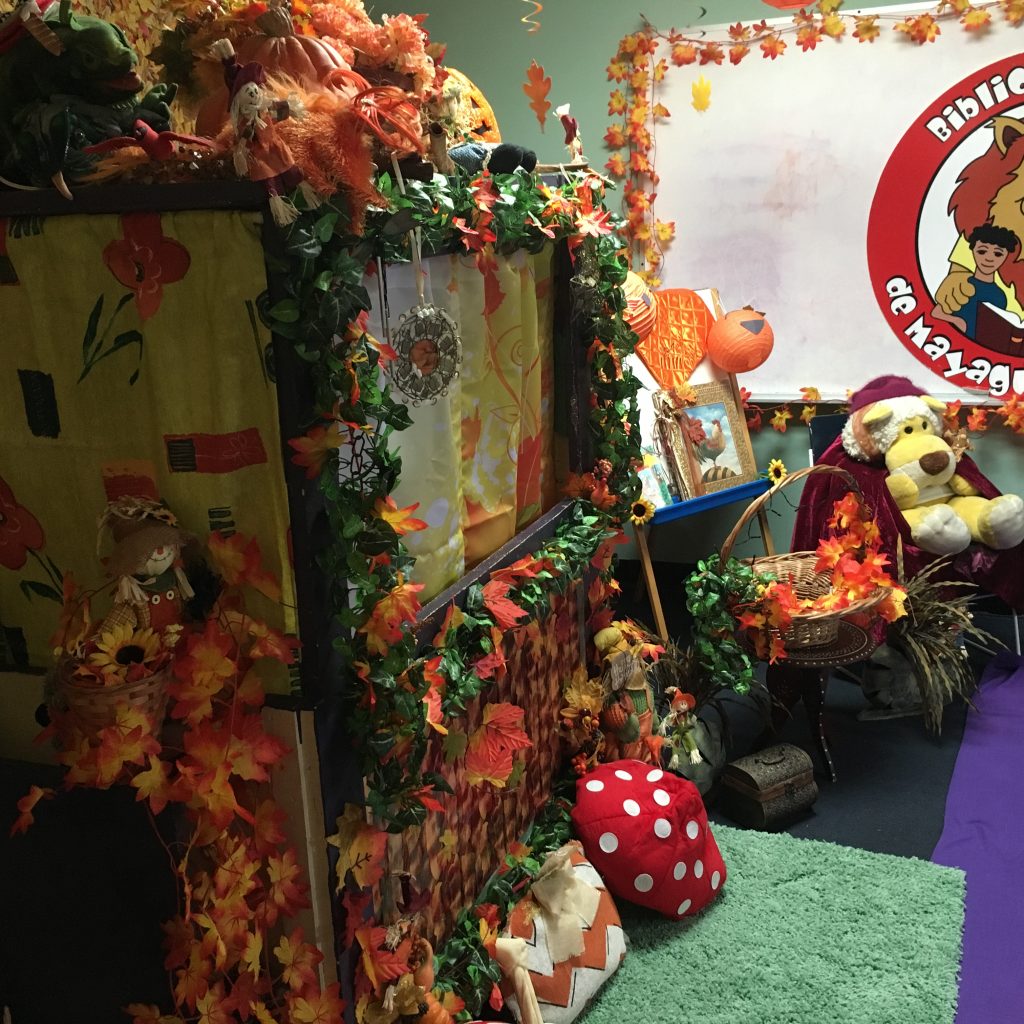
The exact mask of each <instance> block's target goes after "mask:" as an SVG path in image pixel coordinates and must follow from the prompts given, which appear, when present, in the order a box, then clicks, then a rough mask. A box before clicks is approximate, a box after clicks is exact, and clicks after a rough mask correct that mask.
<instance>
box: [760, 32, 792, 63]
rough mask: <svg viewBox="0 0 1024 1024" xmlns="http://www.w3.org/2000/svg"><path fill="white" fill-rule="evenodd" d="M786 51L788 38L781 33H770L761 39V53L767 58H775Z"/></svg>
mask: <svg viewBox="0 0 1024 1024" xmlns="http://www.w3.org/2000/svg"><path fill="white" fill-rule="evenodd" d="M785 52H786V40H785V39H783V38H782V36H780V35H770V36H768V38H767V39H763V40H762V41H761V53H762V55H763V56H764V57H765V59H767V60H775V58H776V57H781V56H782V55H783V53H785Z"/></svg>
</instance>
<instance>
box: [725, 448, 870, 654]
mask: <svg viewBox="0 0 1024 1024" xmlns="http://www.w3.org/2000/svg"><path fill="white" fill-rule="evenodd" d="M816 473H838V474H839V475H840V476H842V477H845V479H846V482H847V483H848V484H849V485H850V490H851V491H853V492H854V493H856V494H857V495H858V496H860V497H863V495H861V490H860V487H859V486H858V484H857V481H856V480H854V478H853V477H852V476H851V475H850V474H849V473H848V472H847V471H846V470H845V469H840V468H839V467H838V466H825V465H821V466H808V467H806V468H805V469H798V470H797V471H796V472H795V473H790V474H789V476H786V477H784V478H783V479H782V480H780V481H779V482H778V483H777V484H776V485H775V486H774V487H772V488H771V489H770V490H768V491H765V492H764V494H761V495H759V496H758V497H757V498H755V499H754V500H753V501H752V502H751V503H750V505H749V506H748V507H747V510H746V511H745V512H744V513H743V515H741V516H740V518H739V522H737V523H736V525H735V526H734V527H733V530H732V533H730V534H729V536H728V537H726V538H725V542H724V543H723V544H722V552H721V558H722V564H723V565H724V564H725V562H727V561H728V560H729V558H730V556H731V555H732V549H733V546H734V545H735V544H736V540H737V539H738V537H739V536H740V533H742V531H743V530H744V529H745V528H746V526H747V525H748V524H749V523H750V521H751V519H753V518H754V516H756V515H757V513H758V512H759V511H761V509H763V508H764V507H765V506H766V505H768V504H769V503H770V502H771V500H772V498H773V497H774V496H775V495H776V494H777V493H778V492H779V491H781V490H783V489H784V488H786V487H788V486H789V485H790V484H793V483H796V481H797V480H803V479H805V478H806V477H809V476H811V475H812V474H816ZM747 561H748V562H749V563H750V564H751V565H752V566H753V567H754V568H755V569H756V570H757V571H758V572H762V573H769V574H771V575H772V576H774V577H775V578H776V579H778V580H783V581H789V582H790V583H792V585H793V589H794V590H795V591H796V593H797V596H798V597H801V598H810V599H811V600H812V601H813V600H814V599H815V598H816V597H821V596H822V595H823V594H827V593H828V592H829V591H830V590H831V589H832V578H831V576H830V575H829V574H828V573H819V572H815V571H814V567H815V565H816V564H817V562H818V556H817V554H816V553H815V552H813V551H793V552H790V553H789V554H784V555H767V556H765V557H763V558H750V559H747ZM884 597H885V590H884V589H883V588H882V587H878V588H876V589H875V591H874V592H873V593H871V594H868V596H867V597H863V598H861V599H860V600H858V601H854V602H853V603H852V604H849V605H847V606H846V607H845V608H841V609H837V610H835V611H806V612H797V613H796V614H795V615H794V616H793V621H792V623H791V624H790V626H789V627H788V628H787V629H785V630H783V632H782V642H783V643H784V644H785V645H786V647H805V648H806V647H825V646H827V645H828V644H831V643H835V641H836V640H837V639H838V636H839V623H840V622H841V621H842V620H843V619H847V618H850V616H853V615H863V614H864V613H866V612H870V611H871V610H872V609H874V608H875V607H876V606H877V605H878V604H879V602H881V600H882V599H883V598H884Z"/></svg>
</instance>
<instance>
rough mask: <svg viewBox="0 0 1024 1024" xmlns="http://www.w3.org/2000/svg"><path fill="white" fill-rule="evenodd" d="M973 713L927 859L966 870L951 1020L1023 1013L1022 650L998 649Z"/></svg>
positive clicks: (993, 1023)
mask: <svg viewBox="0 0 1024 1024" xmlns="http://www.w3.org/2000/svg"><path fill="white" fill-rule="evenodd" d="M975 704H976V705H977V707H978V711H977V712H974V711H972V712H970V713H969V714H968V717H967V727H966V729H965V731H964V739H963V743H962V744H961V746H960V753H959V755H958V756H957V760H956V767H955V768H954V770H953V779H952V782H951V783H950V786H949V794H948V796H947V797H946V820H945V824H944V826H943V830H942V836H941V838H940V839H939V842H938V845H937V846H936V847H935V852H934V853H933V854H932V860H933V861H934V862H935V863H936V864H945V865H947V866H949V867H957V868H961V869H962V870H963V871H964V872H965V873H966V875H967V906H966V917H965V921H964V956H963V965H962V968H961V980H960V1004H959V1009H958V1011H957V1018H956V1019H957V1024H1021V1022H1022V1021H1024V892H1022V888H1024V659H1021V658H1019V657H1017V656H1016V655H1013V654H1000V655H999V656H998V657H997V658H995V659H994V660H993V661H992V663H991V664H990V665H989V666H988V668H986V669H985V673H984V675H983V676H982V680H981V688H980V691H979V693H978V697H977V699H976V701H975Z"/></svg>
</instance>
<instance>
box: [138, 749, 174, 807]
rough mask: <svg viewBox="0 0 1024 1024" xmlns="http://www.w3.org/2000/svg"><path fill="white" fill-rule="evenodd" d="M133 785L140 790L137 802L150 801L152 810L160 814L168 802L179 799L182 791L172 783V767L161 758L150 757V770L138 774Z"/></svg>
mask: <svg viewBox="0 0 1024 1024" xmlns="http://www.w3.org/2000/svg"><path fill="white" fill-rule="evenodd" d="M131 785H132V786H134V787H135V789H137V790H138V792H137V793H136V794H135V799H136V800H148V801H149V807H150V810H151V811H152V812H153V813H154V814H159V813H160V812H161V811H162V810H163V809H164V808H165V807H166V806H167V803H168V801H170V800H175V799H178V798H179V796H178V794H179V793H180V790H178V788H177V787H175V786H174V785H173V784H172V782H171V766H170V765H169V764H168V763H167V762H166V761H163V760H161V759H160V758H159V757H153V756H152V755H150V758H149V768H147V769H146V771H144V772H136V773H135V775H133V776H132V780H131Z"/></svg>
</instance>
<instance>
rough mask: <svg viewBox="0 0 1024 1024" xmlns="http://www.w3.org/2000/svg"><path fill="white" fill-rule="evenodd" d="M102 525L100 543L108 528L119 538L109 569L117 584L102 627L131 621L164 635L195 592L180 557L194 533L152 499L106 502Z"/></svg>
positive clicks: (131, 624) (179, 616) (130, 623)
mask: <svg viewBox="0 0 1024 1024" xmlns="http://www.w3.org/2000/svg"><path fill="white" fill-rule="evenodd" d="M99 528H100V544H101V545H102V543H103V538H104V536H105V534H106V533H107V532H109V533H110V536H111V537H112V538H113V541H114V549H113V551H112V552H111V553H110V555H109V556H108V558H107V559H106V570H107V574H108V575H109V576H110V577H111V578H112V579H113V580H114V581H115V582H116V588H115V591H114V606H113V608H111V610H110V612H109V613H108V615H107V617H106V619H104V622H103V626H102V629H103V630H109V629H110V628H112V627H113V626H119V625H125V624H127V625H130V626H131V627H132V628H133V629H145V628H146V627H149V628H151V629H153V630H154V631H155V632H157V633H159V632H161V631H163V630H165V629H167V627H168V626H175V625H178V624H180V622H181V620H182V617H183V607H184V604H185V602H186V601H188V600H189V599H191V598H192V597H194V596H195V594H194V592H193V590H192V587H191V585H190V584H189V581H188V577H187V576H186V575H185V570H184V568H183V567H182V558H181V553H182V551H183V550H184V548H185V546H186V545H187V544H188V543H189V541H190V540H191V537H190V536H189V535H188V534H187V533H185V532H184V531H183V530H182V529H181V527H180V526H178V520H177V518H176V517H175V515H174V513H173V512H171V511H170V509H168V508H166V507H165V506H164V505H161V504H160V503H159V502H155V501H150V500H149V499H147V498H130V497H123V498H119V499H118V500H117V501H113V502H111V503H110V504H109V505H108V506H107V508H106V511H105V512H104V513H103V515H102V516H101V517H100V522H99Z"/></svg>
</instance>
